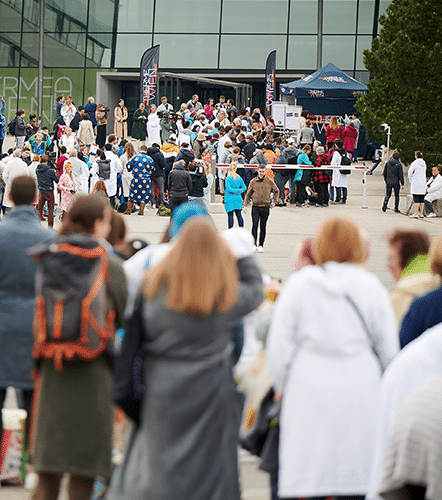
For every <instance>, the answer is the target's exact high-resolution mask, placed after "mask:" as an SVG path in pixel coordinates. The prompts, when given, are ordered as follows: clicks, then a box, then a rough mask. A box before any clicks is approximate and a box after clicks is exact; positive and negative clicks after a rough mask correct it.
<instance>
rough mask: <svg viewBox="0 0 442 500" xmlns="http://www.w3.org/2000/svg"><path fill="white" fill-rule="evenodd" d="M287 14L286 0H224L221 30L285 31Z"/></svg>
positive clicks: (235, 31)
mask: <svg viewBox="0 0 442 500" xmlns="http://www.w3.org/2000/svg"><path fill="white" fill-rule="evenodd" d="M287 15H288V2H287V0H271V1H269V0H224V2H223V20H222V32H223V33H287ZM269 52H270V50H269ZM238 67H239V68H241V67H242V66H241V65H239V66H238Z"/></svg>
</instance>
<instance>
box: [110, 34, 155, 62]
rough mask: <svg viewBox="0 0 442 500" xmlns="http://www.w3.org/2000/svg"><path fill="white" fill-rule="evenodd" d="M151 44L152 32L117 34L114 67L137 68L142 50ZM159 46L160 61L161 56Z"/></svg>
mask: <svg viewBox="0 0 442 500" xmlns="http://www.w3.org/2000/svg"><path fill="white" fill-rule="evenodd" d="M151 46H152V34H151V33H144V34H140V35H129V34H127V35H117V49H116V52H115V67H116V68H138V67H139V66H140V61H141V56H142V55H143V54H144V51H145V50H146V49H148V48H149V47H151ZM161 55H162V54H161V48H160V61H161V60H162V58H161Z"/></svg>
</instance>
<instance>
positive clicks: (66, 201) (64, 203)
mask: <svg viewBox="0 0 442 500" xmlns="http://www.w3.org/2000/svg"><path fill="white" fill-rule="evenodd" d="M73 170H74V166H73V165H72V163H71V162H70V161H66V162H65V164H64V165H63V175H62V176H61V177H60V182H59V183H58V189H59V191H60V192H61V200H60V209H61V210H62V215H61V218H63V217H64V215H65V214H66V212H69V208H70V207H71V205H72V201H73V200H74V197H75V194H76V192H77V183H76V182H75V177H74V173H73Z"/></svg>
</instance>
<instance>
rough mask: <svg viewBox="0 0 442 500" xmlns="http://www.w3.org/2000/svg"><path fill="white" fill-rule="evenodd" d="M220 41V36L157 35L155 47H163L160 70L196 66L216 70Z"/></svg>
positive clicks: (161, 49)
mask: <svg viewBox="0 0 442 500" xmlns="http://www.w3.org/2000/svg"><path fill="white" fill-rule="evenodd" d="M218 39H219V37H218V35H155V39H154V44H153V45H156V44H158V43H159V44H160V46H161V47H160V68H169V69H171V70H173V69H174V68H177V69H178V68H194V67H195V65H196V64H197V65H198V68H216V67H217V65H218ZM147 47H150V45H148V46H147ZM147 47H146V48H147ZM140 57H141V56H140ZM196 61H198V63H196Z"/></svg>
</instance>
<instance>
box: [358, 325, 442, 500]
mask: <svg viewBox="0 0 442 500" xmlns="http://www.w3.org/2000/svg"><path fill="white" fill-rule="evenodd" d="M441 375H442V324H438V325H436V326H433V327H432V328H429V329H428V330H427V331H426V332H424V333H423V334H422V335H420V336H419V337H418V338H417V339H415V340H413V341H412V342H410V343H409V344H407V345H406V346H405V347H404V348H403V349H402V350H401V352H400V353H399V354H398V356H397V357H396V358H395V359H394V361H393V362H392V363H391V365H390V366H389V367H388V369H387V371H386V372H385V374H384V376H383V377H382V383H381V387H380V391H379V399H378V403H377V405H376V435H375V440H374V446H373V443H372V448H373V458H372V464H371V470H370V485H369V491H368V495H367V499H369V500H373V499H379V497H378V496H377V494H378V491H379V488H380V484H381V481H382V476H383V473H384V466H385V459H386V454H387V451H388V448H389V445H390V439H391V436H392V432H393V428H394V424H395V420H396V415H397V413H398V411H399V408H400V406H401V405H402V403H403V402H404V401H405V399H406V398H407V396H408V395H409V394H411V393H412V392H413V391H414V390H415V389H417V388H418V387H421V386H422V385H423V384H426V383H427V382H429V381H430V380H432V379H434V378H436V377H439V376H441Z"/></svg>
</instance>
